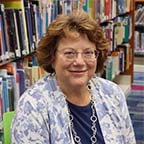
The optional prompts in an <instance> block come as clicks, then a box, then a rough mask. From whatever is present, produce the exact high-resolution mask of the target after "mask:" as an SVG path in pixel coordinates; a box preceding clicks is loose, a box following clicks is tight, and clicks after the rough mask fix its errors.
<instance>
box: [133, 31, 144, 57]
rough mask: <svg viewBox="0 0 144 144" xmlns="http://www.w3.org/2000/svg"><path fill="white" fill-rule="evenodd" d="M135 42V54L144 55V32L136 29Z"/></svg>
mask: <svg viewBox="0 0 144 144" xmlns="http://www.w3.org/2000/svg"><path fill="white" fill-rule="evenodd" d="M134 44H135V48H134V53H135V55H143V56H144V33H141V32H139V31H135V37H134Z"/></svg>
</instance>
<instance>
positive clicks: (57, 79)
mask: <svg viewBox="0 0 144 144" xmlns="http://www.w3.org/2000/svg"><path fill="white" fill-rule="evenodd" d="M108 47H109V44H108V42H107V40H106V38H105V37H104V33H103V31H102V28H101V27H100V26H99V25H97V24H96V22H95V21H94V20H93V19H92V18H91V17H89V16H88V14H86V13H84V12H81V11H78V12H76V13H75V14H69V15H66V14H63V15H59V16H58V17H57V18H56V20H54V21H53V22H52V23H51V24H50V25H49V28H48V30H47V33H46V34H45V35H44V36H43V37H42V39H41V40H40V42H39V44H38V47H37V50H36V56H37V60H38V63H39V65H40V66H41V67H42V68H43V69H44V70H45V71H46V72H48V74H47V75H46V76H45V77H44V78H42V79H40V80H39V81H38V82H37V83H35V84H34V85H33V86H32V87H31V88H30V89H28V90H27V91H26V92H25V93H24V94H23V95H22V96H21V98H20V100H19V103H18V105H17V109H16V111H15V116H14V119H13V122H12V127H11V138H12V143H15V144H22V143H26V144H29V143H30V144H32V143H33V144H135V143H136V142H135V138H134V132H133V128H132V123H131V120H130V116H129V113H128V109H127V105H126V101H125V96H124V94H123V92H122V91H121V89H120V88H119V87H118V86H117V85H116V84H114V83H113V82H111V81H108V80H105V79H102V78H100V77H98V76H97V75H96V73H102V72H103V69H104V62H105V60H106V58H107V52H108V51H109V49H108Z"/></svg>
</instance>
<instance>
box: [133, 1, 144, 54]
mask: <svg viewBox="0 0 144 144" xmlns="http://www.w3.org/2000/svg"><path fill="white" fill-rule="evenodd" d="M134 55H135V57H141V56H142V57H143V56H144V0H136V1H135V48H134Z"/></svg>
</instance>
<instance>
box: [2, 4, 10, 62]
mask: <svg viewBox="0 0 144 144" xmlns="http://www.w3.org/2000/svg"><path fill="white" fill-rule="evenodd" d="M0 15H1V31H2V33H1V34H2V46H3V47H2V51H3V55H4V57H3V60H7V59H9V49H10V48H9V39H8V31H7V30H8V29H7V23H6V15H5V8H4V5H3V4H0Z"/></svg>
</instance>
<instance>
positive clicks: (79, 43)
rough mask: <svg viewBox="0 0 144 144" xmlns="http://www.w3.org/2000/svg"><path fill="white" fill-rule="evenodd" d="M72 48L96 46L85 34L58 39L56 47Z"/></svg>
mask: <svg viewBox="0 0 144 144" xmlns="http://www.w3.org/2000/svg"><path fill="white" fill-rule="evenodd" d="M65 48H73V49H86V48H94V49H95V48H96V46H95V43H93V42H91V41H90V40H89V39H88V38H87V36H85V35H80V36H79V37H77V38H70V37H66V38H62V39H61V40H60V41H59V44H58V49H59V50H60V49H65Z"/></svg>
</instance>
